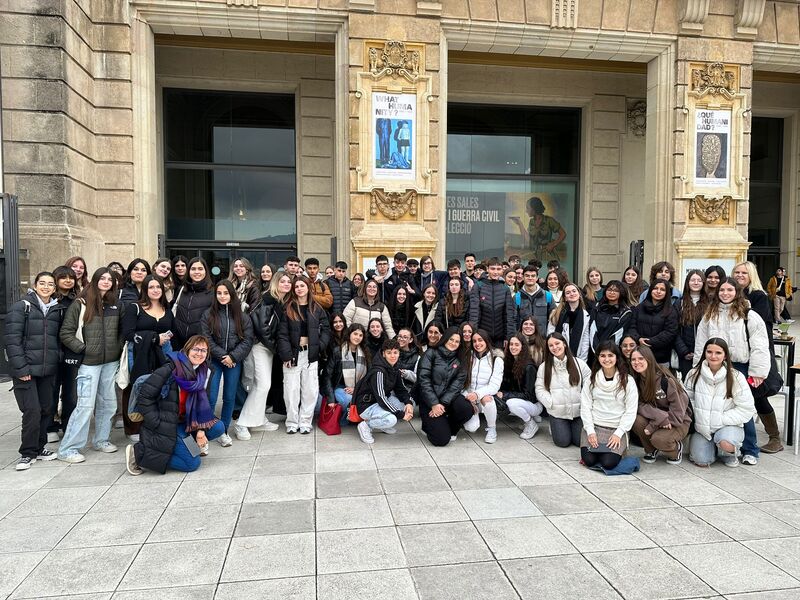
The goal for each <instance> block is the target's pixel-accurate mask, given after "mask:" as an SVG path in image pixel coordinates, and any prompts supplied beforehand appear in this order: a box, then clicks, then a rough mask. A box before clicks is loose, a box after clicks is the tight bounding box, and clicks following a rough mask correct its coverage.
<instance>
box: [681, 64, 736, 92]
mask: <svg viewBox="0 0 800 600" xmlns="http://www.w3.org/2000/svg"><path fill="white" fill-rule="evenodd" d="M691 90H692V92H694V93H695V94H697V96H698V97H703V96H705V95H707V94H710V95H712V96H724V97H725V98H727V99H728V100H732V99H733V97H734V95H735V94H736V74H735V73H734V72H733V71H731V70H728V69H726V68H725V65H723V64H722V63H709V64H707V65H706V66H705V67H703V68H702V69H692V82H691Z"/></svg>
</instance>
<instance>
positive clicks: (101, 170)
mask: <svg viewBox="0 0 800 600" xmlns="http://www.w3.org/2000/svg"><path fill="white" fill-rule="evenodd" d="M95 171H96V173H97V189H103V190H132V189H133V165H131V164H126V163H97V165H96V166H95Z"/></svg>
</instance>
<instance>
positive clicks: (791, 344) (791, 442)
mask: <svg viewBox="0 0 800 600" xmlns="http://www.w3.org/2000/svg"><path fill="white" fill-rule="evenodd" d="M772 341H773V343H774V344H775V345H776V346H786V348H787V352H786V364H787V367H786V378H785V379H786V385H787V386H788V387H789V395H788V397H787V398H786V412H785V414H786V418H785V419H784V421H785V422H784V424H783V428H784V431H785V432H786V445H787V446H794V453H795V454H797V450H798V447H797V444H795V439H794V438H795V422H794V421H795V417H796V415H795V383H796V377H797V374H798V373H800V364H794V348H795V341H796V340H795V338H794V337H791V336H789V337H787V338H782V337H780V336H774V337H773V338H772Z"/></svg>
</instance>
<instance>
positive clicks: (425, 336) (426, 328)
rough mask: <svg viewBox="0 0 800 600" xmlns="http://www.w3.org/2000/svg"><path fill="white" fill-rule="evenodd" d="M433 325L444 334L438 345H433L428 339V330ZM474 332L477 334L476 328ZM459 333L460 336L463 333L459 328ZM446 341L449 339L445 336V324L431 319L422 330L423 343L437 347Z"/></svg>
mask: <svg viewBox="0 0 800 600" xmlns="http://www.w3.org/2000/svg"><path fill="white" fill-rule="evenodd" d="M431 327H436V329H438V330H439V332H440V333H441V334H442V337H441V338H440V339H439V343H438V344H436V346H431V345H430V342H429V341H428V330H429V329H430V328H431ZM472 334H473V335H474V334H475V330H473V331H472ZM458 335H459V336H460V335H461V333H460V330H459V334H458ZM446 341H447V340H446V339H445V337H444V325H442V324H441V322H439V321H436V320H433V321H431V322H430V323H428V324H427V325H426V326H425V329H424V331H423V332H422V343H423V345H425V346H427V347H428V348H437V347H439V346H441V345H442V344H444V343H445V342H446Z"/></svg>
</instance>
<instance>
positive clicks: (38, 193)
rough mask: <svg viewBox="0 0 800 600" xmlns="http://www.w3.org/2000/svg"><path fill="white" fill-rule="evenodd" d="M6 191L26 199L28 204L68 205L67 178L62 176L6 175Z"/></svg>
mask: <svg viewBox="0 0 800 600" xmlns="http://www.w3.org/2000/svg"><path fill="white" fill-rule="evenodd" d="M5 184H6V187H5V189H6V191H7V192H8V193H9V194H16V195H17V196H19V197H20V198H24V199H25V203H26V204H31V205H33V204H36V205H42V206H59V205H66V204H67V198H66V178H65V177H64V176H62V175H51V174H42V175H30V174H27V173H20V174H14V173H8V172H7V173H5Z"/></svg>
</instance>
